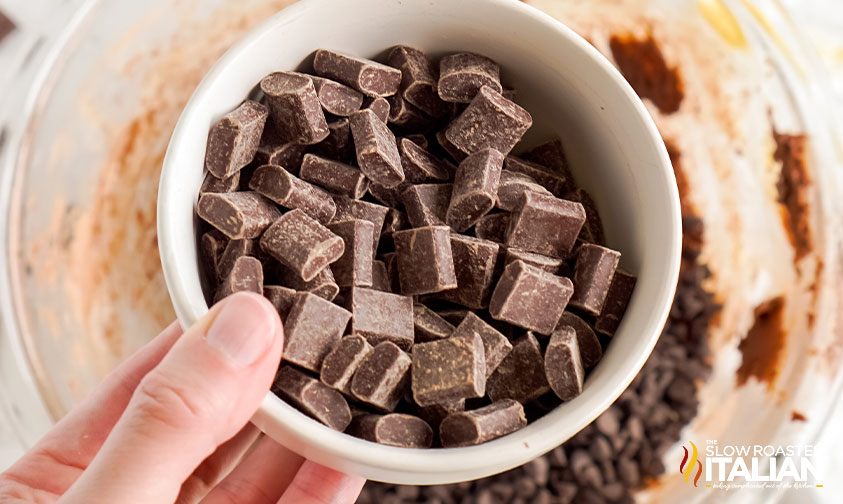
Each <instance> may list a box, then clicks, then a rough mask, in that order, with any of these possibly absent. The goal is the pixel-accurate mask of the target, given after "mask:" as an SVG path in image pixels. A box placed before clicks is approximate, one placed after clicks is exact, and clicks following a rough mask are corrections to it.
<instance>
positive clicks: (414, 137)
mask: <svg viewBox="0 0 843 504" xmlns="http://www.w3.org/2000/svg"><path fill="white" fill-rule="evenodd" d="M403 138H406V139H407V140H409V141H411V142H413V143H414V144H416V145H418V146H419V147H421V148H422V149H425V150H427V148H428V147H430V142H428V141H427V137H426V136H424V135H422V134H421V133H408V134H406V135H404V137H403ZM398 144H399V149H400V145H401V142H400V141H399V142H398Z"/></svg>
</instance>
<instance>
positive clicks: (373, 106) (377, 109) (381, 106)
mask: <svg viewBox="0 0 843 504" xmlns="http://www.w3.org/2000/svg"><path fill="white" fill-rule="evenodd" d="M367 109H368V110H371V111H372V112H374V114H375V117H377V118H378V119H380V120H381V122H384V123H385V122H386V121H388V120H389V102H388V101H387V100H386V98H382V97H371V96H367V97H366V98H364V99H363V110H367Z"/></svg>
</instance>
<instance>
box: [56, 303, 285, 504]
mask: <svg viewBox="0 0 843 504" xmlns="http://www.w3.org/2000/svg"><path fill="white" fill-rule="evenodd" d="M282 332H283V330H282V328H281V321H280V319H279V318H278V312H277V311H275V308H274V307H273V306H272V305H271V304H270V303H269V301H267V300H266V299H265V298H264V297H263V296H259V295H257V294H253V293H238V294H235V295H233V296H231V297H228V298H226V299H225V300H223V301H222V302H221V303H219V304H218V305H217V306H215V307H214V308H212V309H211V310H210V311H209V312H208V314H207V315H206V316H204V317H202V319H201V320H200V321H199V322H197V323H196V324H195V325H194V326H193V327H191V328H190V329H188V330H186V331H185V333H184V335H183V336H182V337H181V338H180V339H179V341H178V342H177V343H176V344H175V345H174V346H173V348H172V349H171V350H170V352H169V353H168V354H167V356H166V357H164V359H163V360H162V361H161V363H160V364H159V365H158V366H157V367H155V369H153V370H152V371H150V372H149V374H147V375H146V377H144V378H143V380H141V383H140V384H139V385H138V387H137V389H136V390H135V393H134V395H133V396H132V399H131V401H130V402H129V405H128V406H127V407H126V411H125V412H124V413H123V416H122V417H121V418H120V420H119V421H118V422H117V424H116V425H115V426H114V429H113V430H112V432H111V435H110V436H109V437H108V439H107V440H106V441H105V443H104V444H103V446H102V449H101V450H100V452H99V453H98V454H97V456H96V457H95V458H94V460H93V461H92V462H91V465H90V466H89V467H88V470H87V471H85V473H84V474H83V475H82V476H80V478H79V480H78V481H77V482H76V484H74V485H73V486H72V487H71V488H70V490H69V491H68V493H67V494H66V496H67V495H69V496H70V497H72V498H70V499H68V501H69V502H85V503H96V502H109V503H110V502H122V501H124V500H125V498H126V495H131V496H132V502H133V503H137V504H144V503H156V504H157V503H160V502H173V501H175V499H176V497H177V496H178V493H179V489H180V487H181V485H182V483H183V482H184V481H185V480H186V479H187V477H188V476H189V475H190V474H191V473H192V472H193V470H194V469H195V468H196V466H198V465H199V464H200V463H201V462H202V461H203V460H204V459H205V458H207V457H208V455H210V454H211V453H212V452H213V451H214V450H215V449H216V448H217V447H218V446H219V445H220V444H222V443H224V442H225V441H227V440H228V439H230V438H231V437H233V436H234V434H236V433H237V432H238V431H239V430H240V429H241V428H242V427H243V426H244V425H245V424H246V422H248V421H249V418H251V416H252V415H253V414H254V412H255V411H256V410H257V408H258V406H259V405H260V403H261V401H262V399H263V397H264V395H265V394H266V392H267V390H268V389H269V386H270V384H271V383H272V379H273V377H274V376H275V372H276V370H277V369H278V363H279V361H280V359H281V349H282V348H283V334H282Z"/></svg>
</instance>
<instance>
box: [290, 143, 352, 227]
mask: <svg viewBox="0 0 843 504" xmlns="http://www.w3.org/2000/svg"><path fill="white" fill-rule="evenodd" d="M299 176H300V177H301V178H302V179H304V180H307V181H308V182H313V183H314V184H318V185H319V186H321V187H323V188H325V189H326V190H328V191H330V192H332V193H334V194H343V195H345V196H348V197H349V198H354V199H360V198H362V197H363V195H364V194H366V190H367V189H368V188H369V180H368V179H367V178H366V177H365V176H364V175H363V172H361V171H360V169H359V168H356V167H354V166H351V165H348V164H345V163H341V162H339V161H334V160H332V159H326V158H323V157H319V156H316V155H314V154H305V155H304V159H303V160H302V164H301V171H300V172H299ZM333 203H334V202H333V200H331V204H333ZM334 210H335V211H336V205H334ZM331 217H333V215H332V216H331Z"/></svg>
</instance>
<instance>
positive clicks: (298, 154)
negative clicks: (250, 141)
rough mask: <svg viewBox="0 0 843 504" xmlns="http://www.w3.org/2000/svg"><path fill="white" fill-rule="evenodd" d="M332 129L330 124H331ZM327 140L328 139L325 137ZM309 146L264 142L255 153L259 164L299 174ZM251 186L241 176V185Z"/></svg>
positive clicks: (256, 162)
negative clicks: (278, 167)
mask: <svg viewBox="0 0 843 504" xmlns="http://www.w3.org/2000/svg"><path fill="white" fill-rule="evenodd" d="M329 129H330V126H329ZM325 141H327V139H325ZM307 149H308V146H307V145H303V144H300V143H298V142H286V143H281V144H275V143H271V144H262V145H261V146H260V147H258V152H257V154H255V162H254V163H253V164H255V165H257V166H263V165H268V164H269V165H276V166H280V167H282V168H284V169H285V170H287V171H288V172H290V173H292V174H293V175H298V173H299V166H301V161H302V158H303V157H304V154H305V152H307ZM244 184H245V187H249V180H245V178H243V177H241V181H240V187H243V186H244Z"/></svg>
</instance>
